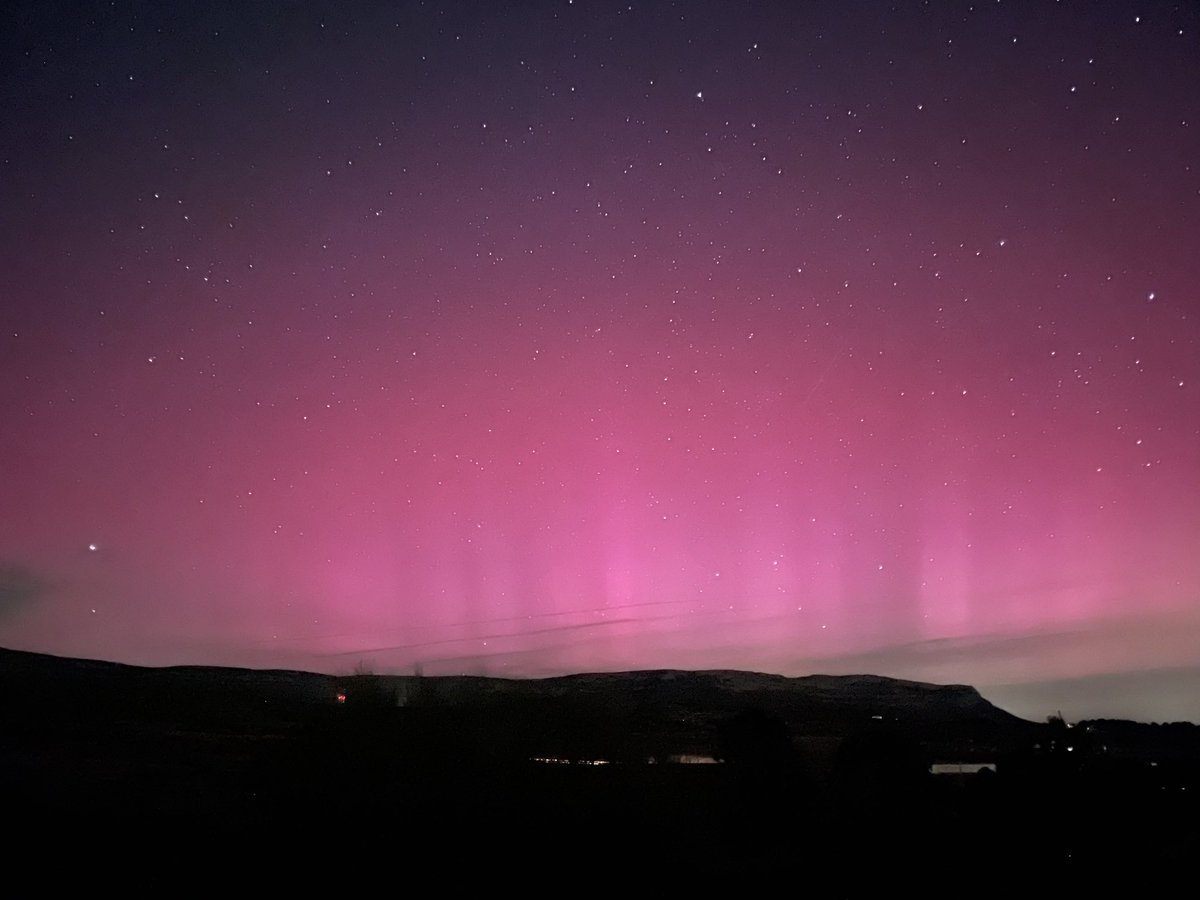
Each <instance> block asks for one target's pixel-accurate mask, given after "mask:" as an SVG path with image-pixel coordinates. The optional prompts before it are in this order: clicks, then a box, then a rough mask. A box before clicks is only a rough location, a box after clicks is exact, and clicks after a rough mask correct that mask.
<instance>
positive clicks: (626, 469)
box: [0, 0, 1200, 720]
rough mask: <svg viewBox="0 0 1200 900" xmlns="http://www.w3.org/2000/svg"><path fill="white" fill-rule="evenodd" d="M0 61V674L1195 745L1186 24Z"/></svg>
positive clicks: (52, 37) (534, 28)
mask: <svg viewBox="0 0 1200 900" xmlns="http://www.w3.org/2000/svg"><path fill="white" fill-rule="evenodd" d="M4 8H5V11H4V13H3V14H2V15H3V18H2V20H0V112H2V115H0V248H2V251H0V252H2V253H3V265H2V266H0V421H2V422H3V427H2V429H0V512H2V515H0V645H3V646H7V647H12V648H19V649H26V650H37V651H42V652H49V653H57V654H65V655H73V656H85V657H95V658H104V659H113V660H119V661H124V662H131V663H139V664H151V665H164V664H175V663H211V664H221V665H245V666H253V667H290V668H303V669H310V670H316V671H325V672H334V673H338V672H349V671H352V670H353V669H354V668H355V667H356V666H359V665H366V666H369V667H370V668H372V669H373V670H374V671H380V672H400V673H403V672H412V671H414V667H419V668H420V669H421V670H422V671H424V672H425V673H426V674H447V673H457V672H467V673H486V674H497V675H514V676H530V675H550V674H560V673H565V672H576V671H594V670H610V669H637V668H668V667H671V668H739V669H751V670H758V671H768V672H779V673H783V674H788V675H800V674H809V673H814V672H828V673H849V672H873V673H878V674H884V675H896V676H900V677H907V678H916V679H920V680H928V681H937V682H966V683H970V684H974V685H976V686H978V687H980V689H981V690H983V692H984V694H985V696H988V697H990V698H993V699H996V700H997V702H1001V703H1002V705H1005V706H1006V708H1009V709H1011V710H1013V711H1015V712H1018V713H1020V714H1024V715H1027V716H1029V717H1034V718H1036V717H1044V716H1045V715H1046V714H1048V713H1051V712H1054V711H1055V710H1056V709H1062V710H1063V712H1064V713H1065V714H1067V716H1068V717H1072V716H1082V715H1126V716H1130V717H1138V718H1145V719H1158V720H1162V719H1178V718H1190V719H1196V720H1200V7H1197V6H1196V5H1195V4H1191V3H1174V4H1172V3H1157V2H1138V3H1134V2H1129V3H1094V2H1064V3H1056V4H1055V3H1050V2H1009V0H1005V2H993V0H980V2H978V3H975V4H974V5H971V4H968V3H942V2H934V3H916V2H912V3H908V2H900V3H894V4H886V3H870V2H861V3H823V4H815V3H799V2H787V3H785V2H780V3H719V2H711V3H703V2H677V3H666V2H641V3H638V2H635V3H632V4H628V3H608V2H591V0H575V2H573V3H572V2H568V0H560V2H552V3H551V2H525V3H495V4H493V3H478V4H473V3H458V4H455V3H434V2H429V3H387V4H383V3H379V4H375V3H327V4H325V3H300V2H297V3H253V4H250V3H246V4H243V3H237V2H227V3H195V4H188V3H174V4H169V3H149V2H128V0H123V2H114V3H111V4H110V3H72V2H63V3H43V2H16V3H8V4H5V6H4Z"/></svg>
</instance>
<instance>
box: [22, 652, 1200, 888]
mask: <svg viewBox="0 0 1200 900" xmlns="http://www.w3.org/2000/svg"><path fill="white" fill-rule="evenodd" d="M0 684H2V685H3V687H4V693H3V700H2V701H0V704H2V705H0V729H2V730H0V800H2V801H3V804H4V809H5V813H6V820H7V821H8V822H9V823H10V824H12V825H15V826H16V831H15V832H14V833H15V834H16V835H17V841H18V844H19V842H20V841H21V840H22V839H25V840H28V841H29V842H30V843H31V844H33V843H43V842H44V839H45V836H46V835H49V834H52V835H53V836H54V842H55V844H56V845H58V846H75V845H79V846H83V845H86V846H89V847H93V848H95V847H102V848H111V849H113V850H117V851H119V852H130V851H132V850H136V851H137V852H138V853H142V852H145V851H146V850H152V851H153V852H161V851H162V850H163V849H170V848H174V849H175V850H176V851H178V850H180V849H183V850H187V851H188V852H196V853H201V854H206V855H210V856H212V858H214V859H218V860H219V859H221V858H223V857H224V856H225V855H228V854H233V855H238V854H246V853H255V854H259V855H265V856H268V857H271V856H273V855H276V854H286V855H287V856H288V857H289V858H292V859H293V860H294V859H297V858H303V857H305V856H306V855H309V854H318V855H320V856H330V855H333V856H335V857H336V856H339V855H348V856H349V857H355V856H356V855H364V856H365V857H366V858H373V857H374V856H376V855H378V854H385V855H386V854H395V853H401V854H402V855H403V856H405V857H406V858H419V859H421V860H423V862H424V863H425V864H426V865H434V864H435V863H436V864H437V865H443V866H444V865H450V864H454V865H457V864H459V863H461V862H462V861H463V860H473V861H476V863H478V862H479V861H480V860H485V859H487V860H492V861H493V862H494V863H495V864H496V865H501V866H509V865H512V864H515V861H518V860H526V862H528V860H529V859H530V858H532V857H536V858H537V859H538V860H540V861H541V862H540V863H539V864H540V865H542V866H543V868H544V867H545V866H547V865H553V866H570V865H575V866H578V865H585V864H586V865H596V864H597V862H598V861H601V860H602V861H604V864H605V865H606V866H614V865H615V866H622V865H626V864H629V863H631V862H633V861H639V860H640V861H642V862H644V863H647V864H653V865H655V866H658V867H662V866H668V865H671V864H674V863H681V864H684V865H686V866H688V867H689V870H690V871H693V872H694V871H697V870H699V871H708V870H713V871H722V872H726V873H728V872H730V871H743V870H749V871H754V872H758V873H776V874H778V875H781V876H788V877H796V875H797V873H798V872H799V871H800V870H802V869H803V870H805V871H807V872H809V873H810V874H811V875H812V877H819V878H820V879H828V881H827V882H823V883H829V884H836V885H839V886H840V888H839V890H844V892H845V893H846V894H847V895H852V894H854V892H855V890H856V888H855V886H856V885H858V886H860V887H864V888H865V886H866V885H867V884H870V883H877V882H878V880H879V879H880V878H881V877H883V875H884V873H891V875H890V876H888V877H899V878H903V879H904V880H905V881H906V882H908V883H912V882H914V881H918V882H920V883H921V884H922V885H924V888H925V893H926V894H930V893H935V894H940V893H944V892H951V890H950V889H951V887H952V886H953V883H954V882H953V879H952V878H951V877H950V873H951V872H956V871H959V870H960V869H961V868H962V867H963V866H969V865H974V864H978V863H980V862H981V861H983V860H991V861H993V863H995V864H996V865H999V869H998V872H999V873H1003V874H1004V875H1005V877H1011V878H1014V879H1021V878H1026V877H1029V878H1033V877H1038V876H1037V873H1041V872H1046V871H1051V872H1054V873H1057V874H1058V875H1060V876H1062V877H1065V878H1067V879H1077V878H1083V877H1091V876H1095V875H1096V874H1097V873H1102V872H1107V871H1124V872H1128V873H1131V874H1138V875H1139V877H1141V876H1145V875H1147V874H1153V873H1162V872H1166V871H1170V870H1172V869H1173V868H1179V867H1182V866H1183V865H1185V864H1186V863H1190V862H1191V861H1192V860H1193V859H1194V858H1195V857H1196V854H1197V852H1198V851H1200V824H1198V820H1197V816H1196V813H1197V812H1198V811H1200V810H1198V809H1197V802H1196V798H1197V796H1198V795H1200V777H1198V775H1200V729H1198V728H1197V727H1196V726H1194V725H1190V724H1185V723H1182V724H1172V725H1145V724H1138V723H1129V722H1108V721H1095V722H1084V723H1078V724H1077V725H1076V726H1075V727H1073V728H1072V727H1069V726H1068V725H1067V724H1066V723H1063V722H1062V721H1060V720H1051V721H1049V722H1047V723H1033V722H1028V721H1025V720H1022V719H1018V718H1016V717H1014V716H1012V715H1009V714H1008V713H1006V712H1004V711H1002V710H1000V709H997V708H996V707H994V706H992V705H991V704H990V703H988V702H987V701H986V700H984V699H983V698H982V697H981V696H980V695H979V694H978V693H977V692H976V691H975V690H974V689H973V688H970V687H966V686H936V685H929V684H921V683H916V682H908V681H898V680H894V679H888V678H881V677H875V676H839V677H833V676H810V677H805V678H783V677H780V676H772V675H760V674H754V673H747V672H724V671H720V672H678V671H654V672H629V673H613V674H594V675H574V676H567V677H562V678H552V679H544V680H525V681H519V680H504V679H493V678H475V677H418V676H376V675H369V674H360V675H354V676H344V677H333V676H326V675H318V674H313V673H306V672H287V671H252V670H244V669H228V668H210V667H175V668H164V669H147V668H139V667H134V666H124V665H118V664H114V663H105V662H96V661H87V660H75V659H60V658H56V657H49V656H42V655H38V654H30V653H23V652H16V651H6V650H0ZM714 759H715V760H720V764H686V762H688V761H693V762H694V761H698V760H704V761H706V762H711V761H712V760H714ZM933 763H986V764H989V765H990V766H992V767H994V771H991V770H987V771H982V772H978V773H976V774H954V775H935V774H931V771H930V767H931V765H932V764H933ZM18 844H13V843H12V842H11V841H10V844H9V846H10V848H12V847H14V846H18ZM380 858H382V857H380ZM868 861H869V863H870V864H869V865H864V862H868ZM1001 863H1002V865H1001ZM747 867H748V869H747Z"/></svg>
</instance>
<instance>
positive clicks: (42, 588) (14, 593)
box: [0, 562, 50, 619]
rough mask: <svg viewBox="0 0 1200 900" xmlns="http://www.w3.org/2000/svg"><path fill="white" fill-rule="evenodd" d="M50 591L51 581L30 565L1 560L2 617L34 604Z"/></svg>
mask: <svg viewBox="0 0 1200 900" xmlns="http://www.w3.org/2000/svg"><path fill="white" fill-rule="evenodd" d="M49 591H50V584H49V582H48V581H47V580H46V579H45V578H43V577H42V576H41V575H39V574H38V573H37V572H35V571H34V570H33V569H31V568H29V567H28V566H23V565H19V564H16V563H6V562H0V619H3V618H7V617H9V616H11V615H13V614H14V613H17V612H19V611H20V610H22V609H24V608H26V607H28V606H31V605H33V603H34V602H36V601H37V600H38V599H40V598H41V597H43V596H44V595H45V594H47V593H49Z"/></svg>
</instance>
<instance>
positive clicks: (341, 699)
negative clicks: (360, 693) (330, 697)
mask: <svg viewBox="0 0 1200 900" xmlns="http://www.w3.org/2000/svg"><path fill="white" fill-rule="evenodd" d="M337 701H338V703H345V702H346V695H345V694H338V695H337Z"/></svg>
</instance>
